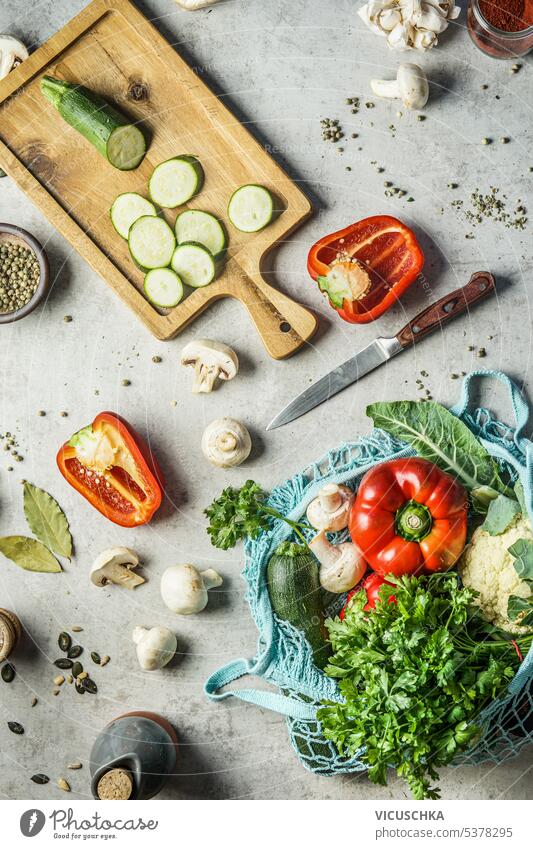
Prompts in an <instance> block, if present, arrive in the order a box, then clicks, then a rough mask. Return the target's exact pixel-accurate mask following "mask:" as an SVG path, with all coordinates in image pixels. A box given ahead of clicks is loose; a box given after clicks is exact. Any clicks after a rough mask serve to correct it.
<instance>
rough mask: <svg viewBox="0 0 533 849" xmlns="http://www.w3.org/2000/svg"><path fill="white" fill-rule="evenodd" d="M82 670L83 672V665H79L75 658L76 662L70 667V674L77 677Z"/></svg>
mask: <svg viewBox="0 0 533 849" xmlns="http://www.w3.org/2000/svg"><path fill="white" fill-rule="evenodd" d="M82 672H83V666H82V665H81V663H80V662H79V660H77V661H76V663H75V664H74V665H73V667H72V674H73V676H74V678H79V676H80V675H81V673H82Z"/></svg>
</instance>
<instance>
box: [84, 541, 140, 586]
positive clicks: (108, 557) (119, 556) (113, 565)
mask: <svg viewBox="0 0 533 849" xmlns="http://www.w3.org/2000/svg"><path fill="white" fill-rule="evenodd" d="M139 562H140V561H139V558H138V556H137V555H136V554H135V552H134V551H132V550H131V548H125V547H124V546H117V547H116V548H106V549H105V551H102V553H101V554H99V555H98V557H97V558H96V560H95V561H94V563H93V565H92V567H91V581H92V583H93V584H95V586H97V587H104V586H105V585H106V584H108V583H118V584H124V583H126V581H125V577H126V576H125V575H124V572H125V571H128V570H129V569H135V568H136V567H137V566H138V565H139ZM134 577H135V579H136V580H135V583H141V584H142V583H144V580H143V578H140V577H138V576H134ZM114 578H115V580H114Z"/></svg>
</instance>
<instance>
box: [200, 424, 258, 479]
mask: <svg viewBox="0 0 533 849" xmlns="http://www.w3.org/2000/svg"><path fill="white" fill-rule="evenodd" d="M251 450H252V440H251V437H250V434H249V433H248V430H247V428H246V427H245V426H244V425H243V424H242V422H239V421H237V419H232V418H229V417H226V418H222V419H215V420H214V421H212V422H211V424H209V425H207V427H206V429H205V430H204V433H203V435H202V452H203V454H204V456H205V457H206V459H207V460H209V462H210V463H212V464H213V465H214V466H218V467H219V468H221V469H229V468H231V467H232V466H239V465H240V464H241V463H244V461H245V460H246V458H247V457H248V456H249V454H250V451H251Z"/></svg>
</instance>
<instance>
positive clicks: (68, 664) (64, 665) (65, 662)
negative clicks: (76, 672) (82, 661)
mask: <svg viewBox="0 0 533 849" xmlns="http://www.w3.org/2000/svg"><path fill="white" fill-rule="evenodd" d="M54 666H57V668H58V669H72V661H71V660H69V658H68V657H59V658H58V659H57V660H54Z"/></svg>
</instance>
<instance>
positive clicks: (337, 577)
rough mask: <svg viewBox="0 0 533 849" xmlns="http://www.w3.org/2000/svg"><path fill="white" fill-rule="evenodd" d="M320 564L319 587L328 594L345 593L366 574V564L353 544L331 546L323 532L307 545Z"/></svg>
mask: <svg viewBox="0 0 533 849" xmlns="http://www.w3.org/2000/svg"><path fill="white" fill-rule="evenodd" d="M309 548H310V549H311V551H312V552H313V554H314V555H315V557H316V559H317V560H318V562H319V563H320V572H319V579H320V584H321V586H322V587H323V588H324V589H325V590H328V591H329V592H330V593H345V592H347V591H348V590H351V589H353V587H355V585H356V584H358V583H359V581H360V580H361V578H362V577H363V575H364V574H365V572H366V562H365V561H364V559H363V556H362V554H361V552H360V551H359V549H358V548H357V546H356V545H355V544H354V543H353V542H341V543H340V545H332V544H331V543H330V542H329V540H328V538H327V536H326V532H325V531H320V532H319V533H318V534H317V535H316V537H314V539H312V540H311V542H310V543H309Z"/></svg>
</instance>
